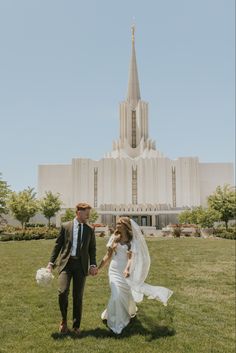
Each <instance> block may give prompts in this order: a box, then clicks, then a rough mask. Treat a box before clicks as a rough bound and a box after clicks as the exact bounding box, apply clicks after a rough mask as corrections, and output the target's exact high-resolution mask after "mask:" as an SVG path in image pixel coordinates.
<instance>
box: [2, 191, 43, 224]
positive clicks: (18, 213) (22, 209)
mask: <svg viewBox="0 0 236 353" xmlns="http://www.w3.org/2000/svg"><path fill="white" fill-rule="evenodd" d="M7 206H8V207H9V209H10V211H11V213H12V215H13V216H14V217H15V218H16V219H17V220H18V221H19V222H20V223H21V226H22V228H25V225H26V223H28V222H29V220H30V218H31V217H33V216H35V214H36V213H37V211H38V210H39V204H38V200H37V199H36V192H34V188H30V187H28V188H27V189H24V190H23V191H20V192H18V193H17V192H12V193H11V194H10V196H9V199H8V202H7Z"/></svg>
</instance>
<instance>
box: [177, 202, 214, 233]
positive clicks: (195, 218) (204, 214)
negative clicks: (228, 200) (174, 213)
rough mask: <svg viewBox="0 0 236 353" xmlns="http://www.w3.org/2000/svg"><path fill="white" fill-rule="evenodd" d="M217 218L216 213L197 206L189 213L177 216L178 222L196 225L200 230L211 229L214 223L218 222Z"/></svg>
mask: <svg viewBox="0 0 236 353" xmlns="http://www.w3.org/2000/svg"><path fill="white" fill-rule="evenodd" d="M219 218H220V214H219V212H218V211H216V210H213V209H210V208H203V207H202V206H199V207H195V208H194V209H193V210H191V211H190V210H186V211H183V212H182V213H181V214H180V215H179V222H180V223H185V224H196V225H198V226H200V227H202V228H209V227H213V225H214V222H216V221H218V220H219Z"/></svg>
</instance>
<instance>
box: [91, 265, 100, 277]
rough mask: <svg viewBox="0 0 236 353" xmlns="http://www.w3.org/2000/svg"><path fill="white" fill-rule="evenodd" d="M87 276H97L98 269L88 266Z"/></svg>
mask: <svg viewBox="0 0 236 353" xmlns="http://www.w3.org/2000/svg"><path fill="white" fill-rule="evenodd" d="M89 274H90V275H91V276H96V275H97V274H98V268H97V267H95V266H90V267H89Z"/></svg>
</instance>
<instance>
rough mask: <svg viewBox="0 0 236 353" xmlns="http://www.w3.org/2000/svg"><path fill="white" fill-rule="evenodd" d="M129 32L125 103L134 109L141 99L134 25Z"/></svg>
mask: <svg viewBox="0 0 236 353" xmlns="http://www.w3.org/2000/svg"><path fill="white" fill-rule="evenodd" d="M131 32H132V52H131V61H130V67H129V82H128V93H127V101H128V102H129V103H130V104H131V106H132V107H133V108H135V107H136V105H137V103H138V101H139V100H140V98H141V97H140V89H139V80H138V69H137V62H136V53H135V26H134V25H132V27H131Z"/></svg>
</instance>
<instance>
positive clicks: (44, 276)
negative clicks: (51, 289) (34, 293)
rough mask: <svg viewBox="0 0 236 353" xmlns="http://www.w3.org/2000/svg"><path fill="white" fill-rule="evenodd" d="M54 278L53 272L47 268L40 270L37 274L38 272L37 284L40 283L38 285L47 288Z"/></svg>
mask: <svg viewBox="0 0 236 353" xmlns="http://www.w3.org/2000/svg"><path fill="white" fill-rule="evenodd" d="M53 278H54V276H53V274H52V272H50V271H49V270H48V269H47V268H44V267H42V268H40V269H39V270H38V271H37V272H36V276H35V279H36V282H37V283H38V285H40V286H42V287H46V286H49V285H50V284H51V282H52V280H53Z"/></svg>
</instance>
